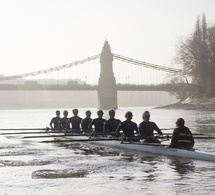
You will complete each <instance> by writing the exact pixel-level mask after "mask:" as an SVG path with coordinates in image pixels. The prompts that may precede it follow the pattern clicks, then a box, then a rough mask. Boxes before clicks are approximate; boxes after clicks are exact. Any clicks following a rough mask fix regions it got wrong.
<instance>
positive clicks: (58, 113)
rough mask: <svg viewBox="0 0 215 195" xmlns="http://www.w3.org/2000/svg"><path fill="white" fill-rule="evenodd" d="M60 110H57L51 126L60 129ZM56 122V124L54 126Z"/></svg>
mask: <svg viewBox="0 0 215 195" xmlns="http://www.w3.org/2000/svg"><path fill="white" fill-rule="evenodd" d="M60 119H61V118H60V111H59V110H57V111H56V117H54V118H52V119H51V121H50V124H49V125H50V127H51V129H52V130H58V125H59V121H60ZM53 124H54V126H53Z"/></svg>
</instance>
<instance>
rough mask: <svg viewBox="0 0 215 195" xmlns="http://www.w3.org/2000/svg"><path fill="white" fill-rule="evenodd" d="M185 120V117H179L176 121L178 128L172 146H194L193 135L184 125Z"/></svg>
mask: <svg viewBox="0 0 215 195" xmlns="http://www.w3.org/2000/svg"><path fill="white" fill-rule="evenodd" d="M184 124H185V121H184V119H183V118H179V119H178V120H177V121H176V126H177V128H176V129H174V131H173V135H172V140H171V144H170V146H169V147H171V148H182V149H191V148H192V147H193V146H194V140H193V135H192V133H191V131H190V130H189V128H187V127H186V126H184Z"/></svg>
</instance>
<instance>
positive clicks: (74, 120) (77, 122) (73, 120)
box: [66, 116, 82, 130]
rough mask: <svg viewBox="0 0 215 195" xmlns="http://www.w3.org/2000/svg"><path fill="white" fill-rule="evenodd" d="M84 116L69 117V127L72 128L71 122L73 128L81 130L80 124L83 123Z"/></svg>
mask: <svg viewBox="0 0 215 195" xmlns="http://www.w3.org/2000/svg"><path fill="white" fill-rule="evenodd" d="M81 120H82V118H81V117H79V116H73V117H71V118H69V119H68V121H67V124H66V126H67V129H70V123H71V124H72V130H80V124H81Z"/></svg>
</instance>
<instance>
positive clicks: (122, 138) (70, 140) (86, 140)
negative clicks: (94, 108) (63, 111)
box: [40, 137, 146, 143]
mask: <svg viewBox="0 0 215 195" xmlns="http://www.w3.org/2000/svg"><path fill="white" fill-rule="evenodd" d="M140 139H146V137H118V138H99V139H98V138H96V139H95V138H91V139H67V140H48V141H42V142H40V143H55V142H92V141H113V140H116V141H134V140H137V141H139V140H140Z"/></svg>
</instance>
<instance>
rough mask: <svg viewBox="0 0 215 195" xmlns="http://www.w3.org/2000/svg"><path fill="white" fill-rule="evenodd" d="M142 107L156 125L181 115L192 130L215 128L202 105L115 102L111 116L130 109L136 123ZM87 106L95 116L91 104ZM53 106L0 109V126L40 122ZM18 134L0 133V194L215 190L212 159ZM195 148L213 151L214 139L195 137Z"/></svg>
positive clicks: (46, 120) (30, 125)
mask: <svg viewBox="0 0 215 195" xmlns="http://www.w3.org/2000/svg"><path fill="white" fill-rule="evenodd" d="M146 109H147V110H149V111H150V112H151V120H152V121H155V122H156V123H157V125H158V126H159V127H160V128H173V127H174V126H175V125H174V124H175V121H176V119H177V118H179V117H183V118H184V119H185V120H186V125H187V126H189V127H190V129H191V130H192V132H193V133H211V134H214V133H215V113H214V112H208V111H207V112H206V111H195V110H189V111H187V110H186V111H185V110H164V109H152V108H121V109H119V110H117V114H116V117H117V118H120V119H121V120H124V114H125V112H126V111H128V110H130V111H132V112H133V114H134V118H133V121H135V122H136V123H138V124H139V123H140V122H141V115H142V113H143V111H144V110H146ZM62 111H63V109H62ZM91 111H92V112H93V116H92V117H93V118H95V117H96V114H95V113H96V109H95V108H93V109H91ZM54 112H55V110H52V109H50V110H47V109H46V110H41V109H40V110H5V111H2V112H1V113H0V118H1V125H0V128H43V127H46V126H48V124H49V121H50V118H52V117H53V116H54ZM69 112H70V113H71V109H70V110H69ZM84 112H85V109H80V114H79V115H80V116H81V117H82V116H84ZM105 118H107V111H105ZM1 132H3V131H1ZM165 132H171V131H165ZM23 136H24V135H13V136H9V135H7V136H6V135H5V136H2V135H1V136H0V170H1V174H0V189H1V191H0V194H53V193H55V194H93V195H94V194H107V193H108V194H132V195H133V194H214V193H215V187H214V182H215V170H214V163H213V162H206V161H199V160H192V159H183V158H177V157H167V156H161V155H153V154H147V153H144V154H143V153H138V152H134V151H125V150H120V149H114V148H105V147H101V146H98V145H92V144H89V143H73V144H71V143H70V144H69V143H67V144H42V143H38V142H39V141H41V140H44V139H45V138H43V139H40V140H38V139H21V138H22V137H23ZM49 139H50V138H49ZM195 148H197V149H201V150H203V151H207V152H211V153H215V149H214V148H215V142H214V141H213V140H199V139H198V140H196V144H195Z"/></svg>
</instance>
